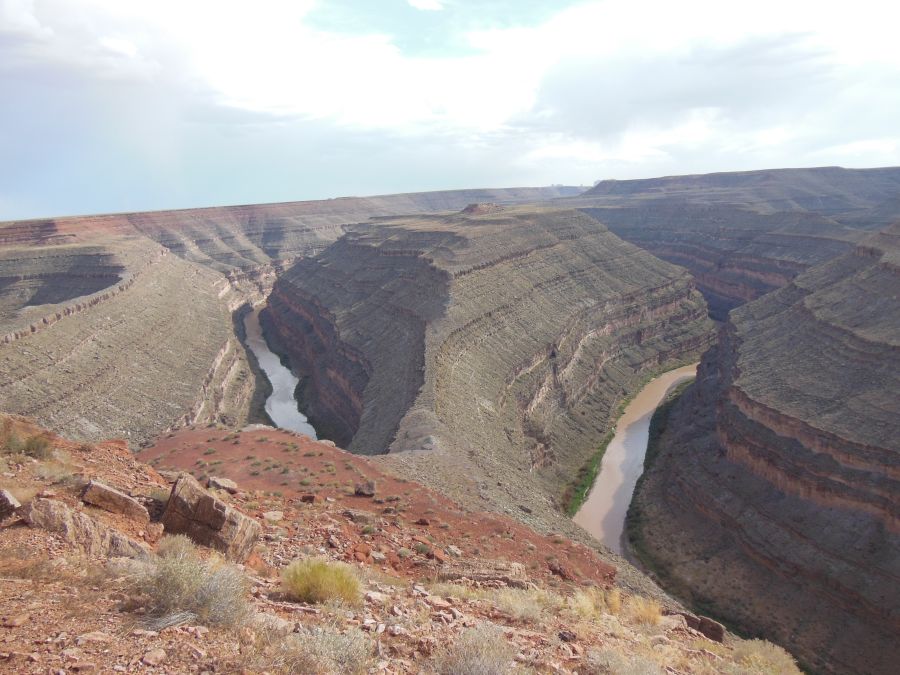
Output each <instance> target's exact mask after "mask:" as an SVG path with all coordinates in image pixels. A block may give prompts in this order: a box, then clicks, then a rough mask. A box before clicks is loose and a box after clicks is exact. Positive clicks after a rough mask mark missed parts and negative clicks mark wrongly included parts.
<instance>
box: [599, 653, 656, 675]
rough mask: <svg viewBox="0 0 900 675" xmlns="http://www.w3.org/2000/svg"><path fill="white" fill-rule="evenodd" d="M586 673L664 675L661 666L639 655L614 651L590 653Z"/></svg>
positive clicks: (603, 674)
mask: <svg viewBox="0 0 900 675" xmlns="http://www.w3.org/2000/svg"><path fill="white" fill-rule="evenodd" d="M586 661H587V663H586V664H585V669H584V672H585V673H587V674H589V675H606V674H607V673H608V674H609V675H662V673H663V672H664V671H663V670H662V668H660V666H659V665H657V664H656V663H654V662H653V661H650V660H649V659H647V658H644V657H643V656H640V655H638V654H633V655H628V654H623V653H621V652H619V651H615V650H613V649H600V650H593V651H590V652H588V657H587V659H586Z"/></svg>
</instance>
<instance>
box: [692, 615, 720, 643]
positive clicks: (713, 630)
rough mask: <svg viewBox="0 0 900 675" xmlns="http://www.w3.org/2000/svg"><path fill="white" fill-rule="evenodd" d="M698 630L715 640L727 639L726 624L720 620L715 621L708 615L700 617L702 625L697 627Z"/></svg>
mask: <svg viewBox="0 0 900 675" xmlns="http://www.w3.org/2000/svg"><path fill="white" fill-rule="evenodd" d="M697 630H699V631H700V632H701V633H703V634H704V635H705V636H706V637H708V638H709V639H710V640H712V641H713V642H722V641H724V640H725V626H723V625H722V624H720V623H719V622H718V621H713V620H712V619H710V618H709V617H708V616H701V617H700V627H699V628H697Z"/></svg>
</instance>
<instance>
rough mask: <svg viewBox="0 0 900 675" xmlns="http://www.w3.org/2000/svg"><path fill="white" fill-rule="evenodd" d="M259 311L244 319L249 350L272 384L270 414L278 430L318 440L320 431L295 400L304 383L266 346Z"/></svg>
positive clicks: (269, 400)
mask: <svg viewBox="0 0 900 675" xmlns="http://www.w3.org/2000/svg"><path fill="white" fill-rule="evenodd" d="M259 310H260V308H256V309H254V310H253V311H252V312H250V313H249V314H247V316H245V317H244V328H245V329H246V331H247V339H246V342H247V346H248V347H249V348H250V350H251V351H252V352H253V353H254V354H255V355H256V360H257V361H259V367H260V368H262V370H263V372H264V373H265V374H266V377H267V378H268V379H269V382H271V383H272V395H271V396H269V398H268V399H266V412H267V413H268V414H269V417H271V418H272V421H273V422H274V423H275V426H277V427H279V428H281V429H287V430H289V431H296V432H298V433H301V434H304V435H305V436H309V437H310V438H316V430H315V429H313V428H312V425H311V424H310V423H309V422H308V421H307V420H306V416H305V415H304V414H303V413H302V412H300V410H299V409H298V408H297V400H296V399H295V398H294V389H296V387H297V383H298V382H299V381H300V380H298V379H297V378H296V377H294V374H293V373H292V372H291V371H290V370H288V369H287V368H285V367H284V366H283V365H282V364H281V360H280V359H279V358H278V356H276V355H275V354H274V353H272V350H271V349H269V345H268V344H266V339H265V338H264V337H263V333H262V328H261V327H260V325H259Z"/></svg>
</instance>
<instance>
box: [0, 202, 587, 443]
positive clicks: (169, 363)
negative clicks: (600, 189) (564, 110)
mask: <svg viewBox="0 0 900 675" xmlns="http://www.w3.org/2000/svg"><path fill="white" fill-rule="evenodd" d="M577 191H578V190H577V189H575V188H564V187H554V188H510V189H499V190H457V191H446V192H434V193H420V194H407V195H386V196H378V197H367V198H342V199H333V200H324V201H314V202H291V203H283V204H262V205H250V206H234V207H213V208H204V209H188V210H179V211H157V212H148V213H125V214H110V215H98V216H76V217H66V218H45V219H36V220H28V221H16V222H6V223H0V409H2V410H4V411H7V412H12V413H18V414H23V415H27V416H29V417H32V418H33V419H35V420H36V421H38V422H40V423H41V424H42V425H44V426H46V427H47V428H50V429H54V430H58V431H61V432H65V433H67V434H69V435H70V436H72V437H73V438H80V439H83V440H95V441H96V440H102V439H104V438H109V437H120V438H127V439H128V440H129V441H130V442H131V443H133V444H134V445H135V446H137V447H139V446H141V445H144V444H147V443H149V442H150V441H152V440H153V439H154V438H155V437H156V436H157V435H159V434H160V433H163V432H165V431H167V430H169V429H172V428H178V427H182V426H186V425H190V424H204V423H211V422H216V423H222V424H226V425H230V426H235V425H240V424H244V423H246V422H248V421H267V418H266V416H265V413H264V412H263V399H264V392H263V391H262V390H263V389H264V388H265V381H264V378H263V376H262V374H261V372H260V370H259V368H258V366H257V365H256V363H255V359H254V358H253V357H252V356H250V357H249V358H248V355H247V353H246V350H245V348H244V346H243V344H242V341H241V336H242V334H243V325H242V318H243V315H244V314H245V313H246V311H247V310H248V309H249V307H250V306H251V305H253V304H258V303H260V302H262V301H263V300H264V299H265V297H266V295H267V294H268V293H269V291H270V289H271V286H272V283H273V282H274V279H275V278H276V276H277V275H278V274H279V273H280V271H281V270H283V269H284V267H285V266H286V265H288V264H289V263H290V262H292V261H293V260H295V259H296V258H298V257H302V256H309V255H315V254H316V253H317V252H319V251H321V250H323V249H324V248H326V247H328V246H329V245H330V244H332V243H333V242H334V241H336V240H337V239H338V238H339V237H340V236H341V235H342V234H343V231H344V227H345V225H346V224H348V223H355V222H360V221H367V220H368V219H369V218H375V217H378V216H384V215H386V214H398V213H418V212H422V211H427V210H433V209H436V210H443V209H459V208H462V207H464V206H465V205H466V204H468V203H469V202H470V201H471V200H473V199H493V200H496V201H498V202H501V203H509V202H516V201H522V200H527V201H533V200H541V199H549V198H554V197H558V196H565V195H567V194H572V193H574V192H577Z"/></svg>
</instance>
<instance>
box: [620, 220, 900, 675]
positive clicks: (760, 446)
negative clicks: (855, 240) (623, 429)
mask: <svg viewBox="0 0 900 675" xmlns="http://www.w3.org/2000/svg"><path fill="white" fill-rule="evenodd" d="M898 289H900V225H896V226H893V227H892V228H888V229H886V230H885V231H883V232H881V233H879V234H876V235H873V236H870V237H868V238H867V239H865V240H864V241H863V242H861V243H860V244H859V245H858V246H857V247H855V248H854V250H853V251H851V252H850V253H847V254H845V255H843V256H840V257H837V258H835V259H833V260H831V261H829V262H827V263H824V264H822V265H819V266H816V267H813V268H811V269H810V270H808V271H807V272H805V273H803V274H801V275H799V276H797V277H796V278H795V279H794V280H793V281H792V282H791V283H789V284H788V285H786V286H785V287H783V288H782V289H780V290H778V291H775V292H773V293H771V294H769V295H767V296H765V297H764V298H761V299H760V300H757V301H755V302H753V303H750V304H747V305H745V306H743V307H741V308H740V309H737V310H735V311H733V312H732V313H731V318H730V320H729V322H728V323H726V324H725V325H724V327H723V328H722V331H721V333H720V336H719V340H718V344H717V345H716V346H715V347H714V348H713V349H711V350H710V351H709V352H708V353H707V354H706V355H705V356H704V358H703V361H702V364H701V366H700V370H699V373H698V378H697V382H696V384H695V386H693V387H692V388H691V389H689V390H688V392H687V393H686V394H684V395H683V396H682V398H681V399H680V400H679V401H678V403H677V404H676V405H675V406H674V409H673V411H672V413H671V415H670V417H669V420H668V424H667V428H666V431H665V432H664V434H663V436H662V438H661V440H660V442H659V443H658V445H657V447H656V451H657V457H656V459H655V460H654V461H653V463H652V466H651V468H650V469H649V471H648V473H647V474H646V477H645V479H644V480H643V482H642V484H641V486H640V487H639V490H638V493H637V497H636V500H635V502H634V503H633V506H632V514H631V522H632V534H633V537H634V541H635V543H636V545H637V549H638V550H639V552H640V553H641V555H642V557H643V558H644V559H645V561H646V562H648V563H649V564H650V565H651V566H652V567H653V568H654V569H655V570H656V571H657V573H658V574H659V575H660V576H661V577H662V578H663V581H664V585H665V586H666V587H667V588H670V589H671V590H673V591H675V592H676V593H678V594H680V595H682V596H683V597H684V598H686V599H689V600H690V601H692V602H693V603H695V604H698V605H700V606H703V607H705V608H707V609H709V610H710V611H712V612H715V613H716V614H718V615H720V616H721V617H723V618H725V619H726V620H727V621H729V622H731V623H732V624H734V625H735V626H736V627H738V628H740V629H742V630H744V631H746V632H749V633H753V634H761V635H763V636H766V637H767V638H769V639H772V640H774V641H776V642H778V643H779V644H782V645H784V646H785V647H787V648H788V649H790V650H791V651H792V653H794V654H795V655H796V656H798V657H799V658H801V659H802V660H803V661H804V662H805V663H806V664H807V665H808V666H809V667H810V668H811V669H813V670H815V671H817V672H826V673H880V674H885V675H886V674H887V673H893V672H896V665H897V663H898V662H900V648H898V646H897V642H896V638H897V635H898V634H900V446H898V439H900V397H898V392H900V294H898Z"/></svg>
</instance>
